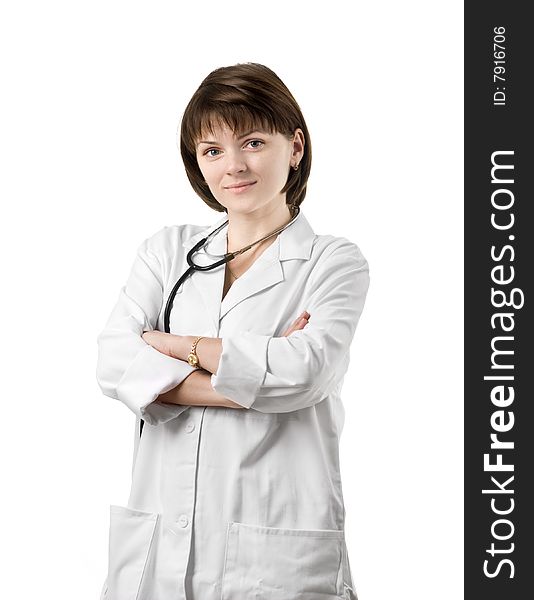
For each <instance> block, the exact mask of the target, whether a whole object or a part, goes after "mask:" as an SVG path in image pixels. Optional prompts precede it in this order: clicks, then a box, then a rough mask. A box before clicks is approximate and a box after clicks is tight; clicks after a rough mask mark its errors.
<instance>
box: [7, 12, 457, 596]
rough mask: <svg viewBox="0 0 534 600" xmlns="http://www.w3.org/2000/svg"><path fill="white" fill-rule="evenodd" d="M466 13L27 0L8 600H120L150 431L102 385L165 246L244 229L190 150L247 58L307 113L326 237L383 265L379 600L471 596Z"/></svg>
mask: <svg viewBox="0 0 534 600" xmlns="http://www.w3.org/2000/svg"><path fill="white" fill-rule="evenodd" d="M462 9H463V6H462V4H461V3H460V2H457V1H455V2H452V3H451V2H449V3H448V4H447V5H445V4H444V3H429V2H423V1H420V2H415V1H406V2H395V1H392V0H390V1H387V2H332V1H330V2H328V3H319V2H317V3H312V2H304V1H299V2H296V1H294V2H287V1H285V2H275V1H272V0H271V1H270V2H268V3H267V2H263V3H257V2H250V1H248V2H244V1H235V2H207V1H204V2H200V3H198V4H196V5H195V6H194V5H193V3H188V4H184V3H178V2H163V1H157V0H153V1H152V2H150V3H149V2H136V1H132V0H129V1H128V2H126V1H118V0H106V1H105V2H103V1H100V0H93V1H92V2H75V1H72V0H70V1H68V2H67V1H64V2H60V1H57V0H56V1H53V0H50V1H49V2H35V1H34V2H29V1H26V2H24V1H21V0H19V1H18V2H16V3H14V2H12V3H10V4H9V5H7V3H6V4H4V5H3V8H2V9H1V13H0V50H1V56H2V64H1V72H0V75H1V81H2V87H3V92H2V95H1V99H0V102H1V103H2V107H1V111H0V120H1V121H0V132H1V135H0V143H1V171H2V176H1V197H2V221H1V222H2V227H1V229H2V236H1V244H2V248H1V249H2V252H1V257H2V266H1V269H2V270H1V273H2V280H3V281H2V283H3V285H2V289H3V292H2V300H1V301H2V317H3V319H2V320H3V323H2V325H3V327H2V330H3V350H4V352H3V358H2V366H3V369H2V371H3V372H2V382H3V387H2V407H3V411H2V413H3V414H2V424H3V426H2V433H1V435H0V443H1V460H2V465H1V469H2V477H3V480H4V485H3V486H2V487H3V490H4V492H3V493H2V499H1V502H2V515H3V524H2V536H1V537H2V545H3V546H4V560H3V568H2V572H3V574H2V588H3V591H2V597H5V598H9V599H10V600H16V599H24V600H26V599H28V598H43V597H44V598H54V599H55V600H61V599H65V600H67V599H68V600H72V599H73V598H76V600H90V599H96V598H98V595H99V593H100V588H101V585H102V582H103V580H104V578H105V571H106V561H107V534H108V506H109V504H110V503H117V504H124V503H125V502H126V500H127V496H128V492H129V483H130V480H129V476H130V467H131V450H132V441H133V427H134V417H133V415H132V414H131V413H130V412H129V411H128V409H127V408H126V407H124V406H123V405H121V404H120V403H118V402H117V401H114V400H111V399H109V398H106V397H105V396H103V395H102V394H101V392H100V390H99V388H98V387H97V383H96V379H95V366H96V350H97V348H96V337H97V335H98V333H99V332H100V330H101V329H102V327H103V325H104V322H105V320H106V318H107V316H108V314H109V312H110V311H111V308H112V306H113V304H114V303H115V301H116V299H117V297H118V292H119V288H120V287H121V286H122V285H123V283H124V282H125V279H126V277H127V275H128V272H129V268H130V265H131V262H132V261H133V258H134V256H135V251H136V248H137V246H138V244H139V243H140V242H141V241H142V240H143V239H145V238H146V237H148V236H149V235H151V234H152V233H154V232H155V231H156V230H158V229H159V228H161V227H162V226H163V225H170V224H175V223H188V222H189V223H198V224H206V225H207V224H209V223H212V222H214V221H215V220H216V219H218V218H220V214H219V213H215V212H213V211H211V210H210V209H209V208H208V207H207V206H205V205H204V203H203V202H202V201H201V200H200V199H199V198H198V197H197V196H195V194H194V193H193V191H192V190H191V188H190V186H189V183H188V181H187V178H186V176H185V171H184V169H183V165H182V163H181V159H180V156H179V151H178V149H177V147H176V145H175V144H176V138H175V133H176V128H177V126H178V124H179V121H180V118H181V114H182V111H183V110H184V108H185V105H186V103H187V101H188V100H189V98H190V96H191V95H192V94H193V92H194V91H195V89H196V88H197V87H198V85H199V84H200V82H201V81H202V79H203V78H204V77H205V76H206V75H207V74H208V73H209V72H210V71H211V70H212V69H214V68H216V67H219V66H227V65H231V64H235V63H237V62H247V61H251V62H260V63H263V64H266V65H268V66H269V67H270V68H272V69H273V70H274V71H275V72H276V73H277V74H278V75H279V76H280V77H281V78H282V80H283V81H284V82H285V83H286V85H287V86H288V87H289V88H290V90H291V91H292V93H293V94H294V96H295V97H296V99H297V101H298V102H299V104H300V106H301V108H302V110H303V112H304V115H305V118H306V120H307V124H308V127H309V129H310V133H311V138H312V147H313V167H312V174H311V177H310V179H309V185H308V195H307V197H306V199H305V202H304V204H303V205H302V208H303V211H304V212H305V214H306V216H307V218H308V220H309V221H310V223H311V224H312V227H314V229H315V231H316V233H330V234H334V235H342V236H345V237H348V238H349V239H350V240H352V241H354V242H356V243H357V244H358V245H359V246H360V248H361V249H362V251H363V253H364V255H365V256H366V258H367V259H368V261H369V263H370V269H371V287H370V290H369V294H368V297H367V303H366V306H365V310H364V314H363V316H362V318H361V321H360V325H359V327H358V330H357V332H356V337H355V340H354V344H353V349H352V361H351V369H350V372H349V375H347V377H346V380H345V387H344V396H343V397H344V402H345V406H346V421H345V429H344V431H343V436H342V445H341V461H342V465H341V466H342V475H343V490H344V496H345V505H346V511H347V521H346V535H347V543H348V547H349V558H350V561H351V565H352V570H353V577H354V580H355V584H356V589H357V592H358V595H359V597H360V600H386V599H391V598H395V599H396V600H400V599H403V600H404V599H406V600H429V599H431V600H441V599H443V600H450V599H451V598H454V599H456V598H461V597H462V595H463V592H462V584H463V581H462V560H463V554H462V552H463V540H462V530H463V522H462V519H463V517H462V491H463V465H462V458H463V457H462V432H463V422H462V384H463V381H462V368H463V356H462V352H463V341H462V335H463V322H462V318H463V317H462V296H463V241H462V240H463V220H462V219H463V218H462V194H463V190H462V185H463V182H462V169H463V154H462V152H463V106H462V93H463V88H462V85H463V54H462V53H463V44H462V35H463V14H462Z"/></svg>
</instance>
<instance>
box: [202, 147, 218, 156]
mask: <svg viewBox="0 0 534 600" xmlns="http://www.w3.org/2000/svg"><path fill="white" fill-rule="evenodd" d="M210 152H219V150H217V148H208V149H207V150H206V152H204V155H207V156H211V157H215V156H218V155H217V154H210Z"/></svg>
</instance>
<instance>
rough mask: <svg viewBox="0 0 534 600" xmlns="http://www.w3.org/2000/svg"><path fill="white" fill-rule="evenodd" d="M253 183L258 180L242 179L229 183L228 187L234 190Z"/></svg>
mask: <svg viewBox="0 0 534 600" xmlns="http://www.w3.org/2000/svg"><path fill="white" fill-rule="evenodd" d="M253 183H256V182H255V181H241V182H240V183H232V185H227V186H226V189H227V190H233V189H236V188H242V187H247V186H249V185H252V184H253Z"/></svg>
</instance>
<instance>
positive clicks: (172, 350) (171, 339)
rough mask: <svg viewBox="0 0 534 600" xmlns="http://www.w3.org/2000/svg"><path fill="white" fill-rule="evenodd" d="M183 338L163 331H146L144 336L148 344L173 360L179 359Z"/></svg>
mask: <svg viewBox="0 0 534 600" xmlns="http://www.w3.org/2000/svg"><path fill="white" fill-rule="evenodd" d="M181 337H182V336H180V335H174V334H172V333H165V332H163V331H145V333H143V335H142V338H143V339H144V340H145V342H146V343H147V344H150V346H152V347H153V348H155V349H156V350H158V351H159V352H161V353H163V354H166V355H167V356H171V357H172V358H178V355H179V347H180V342H181Z"/></svg>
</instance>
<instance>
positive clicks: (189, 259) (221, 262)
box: [163, 220, 234, 333]
mask: <svg viewBox="0 0 534 600" xmlns="http://www.w3.org/2000/svg"><path fill="white" fill-rule="evenodd" d="M225 225H228V221H227V220H226V221H225V222H224V223H222V224H221V225H219V227H217V228H216V229H214V230H213V231H211V232H210V233H209V234H208V235H207V236H206V237H205V238H202V239H201V240H200V241H198V242H197V243H196V244H195V245H194V246H193V247H192V248H191V250H189V252H188V253H187V263H188V265H189V267H188V268H187V269H186V271H184V273H183V274H182V275H181V277H180V278H179V279H178V281H177V282H176V283H175V284H174V286H173V288H172V290H171V293H170V294H169V297H168V298H167V304H166V306H165V312H164V314H163V328H164V331H165V333H170V332H171V329H170V320H171V311H172V305H173V302H174V298H175V296H176V294H177V292H178V290H179V288H180V286H181V285H182V283H183V282H184V281H185V280H186V279H187V278H188V277H189V275H191V273H192V272H193V271H211V270H212V269H216V268H217V267H220V266H221V265H224V264H225V263H227V262H228V261H230V260H232V258H234V254H232V253H228V254H225V255H224V256H223V258H221V259H220V260H218V261H216V262H214V263H212V264H211V265H197V264H196V263H194V262H193V255H194V254H195V252H198V251H199V250H200V248H202V246H204V244H206V242H207V241H208V239H209V238H210V237H211V236H212V235H215V234H216V233H218V232H219V231H220V230H221V229H222V228H223V227H224V226H225Z"/></svg>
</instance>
